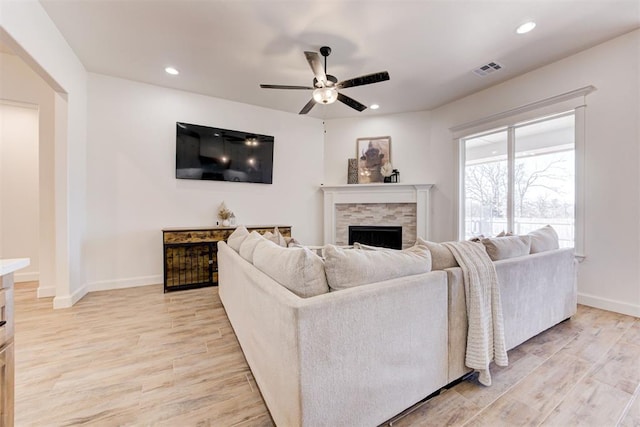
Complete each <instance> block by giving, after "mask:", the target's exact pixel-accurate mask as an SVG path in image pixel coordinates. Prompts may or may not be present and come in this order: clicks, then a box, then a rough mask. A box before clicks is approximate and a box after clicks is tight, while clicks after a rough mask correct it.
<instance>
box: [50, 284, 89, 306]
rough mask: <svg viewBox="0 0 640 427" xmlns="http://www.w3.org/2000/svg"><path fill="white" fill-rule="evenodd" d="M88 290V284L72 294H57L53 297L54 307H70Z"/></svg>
mask: <svg viewBox="0 0 640 427" xmlns="http://www.w3.org/2000/svg"><path fill="white" fill-rule="evenodd" d="M87 292H88V290H87V287H86V286H83V287H81V288H80V289H77V290H76V291H75V292H73V293H72V294H71V295H64V296H56V297H55V298H53V308H54V309H56V308H69V307H72V306H73V304H75V303H77V302H78V301H80V299H81V298H82V297H83V296H85V295H86V294H87Z"/></svg>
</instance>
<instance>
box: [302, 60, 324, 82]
mask: <svg viewBox="0 0 640 427" xmlns="http://www.w3.org/2000/svg"><path fill="white" fill-rule="evenodd" d="M304 56H306V57H307V62H308V63H309V66H310V67H311V71H313V74H314V76H316V80H318V82H322V85H323V86H324V85H325V84H326V83H327V75H326V74H325V72H324V67H323V66H322V60H321V59H320V55H318V53H317V52H305V53H304Z"/></svg>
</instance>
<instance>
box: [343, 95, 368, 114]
mask: <svg viewBox="0 0 640 427" xmlns="http://www.w3.org/2000/svg"><path fill="white" fill-rule="evenodd" d="M338 101H340V102H342V103H343V104H345V105H348V106H349V107H351V108H353V109H354V110H358V111H364V110H366V109H367V106H366V105H363V104H360V103H359V102H358V101H356V100H355V99H353V98H349V97H348V96H347V95H343V94H341V93H338Z"/></svg>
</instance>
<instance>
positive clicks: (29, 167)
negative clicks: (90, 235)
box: [0, 100, 39, 282]
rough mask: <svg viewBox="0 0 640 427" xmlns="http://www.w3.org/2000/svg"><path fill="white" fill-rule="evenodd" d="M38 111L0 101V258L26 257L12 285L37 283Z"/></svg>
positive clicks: (33, 106) (29, 106) (35, 108)
mask: <svg viewBox="0 0 640 427" xmlns="http://www.w3.org/2000/svg"><path fill="white" fill-rule="evenodd" d="M38 194H39V190H38V108H37V106H36V105H31V104H17V103H7V102H4V101H2V100H0V198H1V199H2V200H1V201H0V206H1V207H2V212H1V213H0V257H3V258H29V259H30V260H31V263H30V265H29V266H28V267H26V268H24V269H22V270H20V271H18V272H17V273H16V274H15V279H16V282H24V281H31V280H38V268H39V262H38V258H39V256H38V251H39V232H38V229H39V208H38Z"/></svg>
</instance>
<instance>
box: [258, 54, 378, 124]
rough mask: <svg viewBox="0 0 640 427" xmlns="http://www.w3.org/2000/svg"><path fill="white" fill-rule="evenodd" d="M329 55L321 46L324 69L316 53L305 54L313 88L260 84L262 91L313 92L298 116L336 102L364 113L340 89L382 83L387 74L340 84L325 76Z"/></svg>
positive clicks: (361, 107)
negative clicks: (311, 74)
mask: <svg viewBox="0 0 640 427" xmlns="http://www.w3.org/2000/svg"><path fill="white" fill-rule="evenodd" d="M330 53H331V48H330V47H328V46H322V47H321V48H320V55H322V56H324V68H323V66H322V60H321V59H320V55H318V53H317V52H305V53H304V56H305V57H306V58H307V62H309V66H311V70H312V71H313V74H314V75H315V77H314V79H313V86H287V85H265V84H261V85H260V87H261V88H263V89H301V90H313V97H312V98H311V100H310V101H309V102H307V104H306V105H305V106H304V107H302V110H300V114H307V113H308V112H309V111H311V109H312V108H313V106H314V105H316V103H317V104H332V103H334V102H335V101H336V100H338V101H340V102H342V103H343V104H346V105H348V106H349V107H351V108H353V109H354V110H358V111H364V110H366V108H367V106H366V105H363V104H361V103H359V102H358V101H356V100H355V99H353V98H350V97H348V96H347V95H344V94H342V93H340V92H339V90H340V89H346V88H348V87H353V86H363V85H368V84H372V83H378V82H383V81H385V80H389V73H388V72H386V71H382V72H379V73H373V74H367V75H365V76H360V77H354V78H353V79H348V80H343V81H341V82H339V81H338V79H337V78H336V77H335V76H332V75H331V74H327V56H329V54H330Z"/></svg>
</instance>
